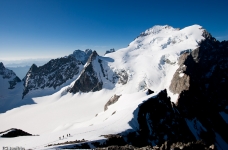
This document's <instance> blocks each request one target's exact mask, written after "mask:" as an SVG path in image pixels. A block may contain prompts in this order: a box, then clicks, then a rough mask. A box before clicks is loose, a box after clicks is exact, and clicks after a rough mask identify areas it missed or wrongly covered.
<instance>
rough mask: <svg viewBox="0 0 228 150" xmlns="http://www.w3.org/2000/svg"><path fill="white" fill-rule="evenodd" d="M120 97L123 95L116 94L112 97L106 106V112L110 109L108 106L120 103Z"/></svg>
mask: <svg viewBox="0 0 228 150" xmlns="http://www.w3.org/2000/svg"><path fill="white" fill-rule="evenodd" d="M120 96H121V95H116V94H115V95H114V96H112V97H111V98H110V99H109V101H108V102H107V103H106V104H105V106H104V111H106V110H107V109H108V106H110V105H112V104H114V103H116V102H117V101H118V99H119V98H120Z"/></svg>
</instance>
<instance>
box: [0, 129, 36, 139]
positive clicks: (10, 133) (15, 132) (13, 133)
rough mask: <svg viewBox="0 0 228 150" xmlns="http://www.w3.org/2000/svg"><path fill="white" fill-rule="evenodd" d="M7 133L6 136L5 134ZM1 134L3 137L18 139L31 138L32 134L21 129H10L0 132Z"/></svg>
mask: <svg viewBox="0 0 228 150" xmlns="http://www.w3.org/2000/svg"><path fill="white" fill-rule="evenodd" d="M4 133H5V134H4ZM0 134H3V135H2V136H1V137H7V138H9V137H10V138H11V137H18V136H31V135H32V134H29V133H27V132H25V131H23V130H20V129H9V130H6V131H3V132H0Z"/></svg>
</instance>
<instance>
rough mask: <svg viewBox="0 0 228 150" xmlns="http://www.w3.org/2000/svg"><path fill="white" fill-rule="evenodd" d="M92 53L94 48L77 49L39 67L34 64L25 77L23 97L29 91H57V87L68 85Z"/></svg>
mask: <svg viewBox="0 0 228 150" xmlns="http://www.w3.org/2000/svg"><path fill="white" fill-rule="evenodd" d="M91 53H92V50H89V49H87V50H85V51H81V50H75V51H74V52H73V54H71V55H69V56H66V57H62V58H58V59H52V60H50V61H49V62H48V63H46V64H45V65H43V66H40V67H37V66H36V65H35V64H33V65H32V66H31V68H30V70H29V71H28V73H27V74H26V76H25V78H24V79H23V81H24V92H23V98H24V96H25V95H26V94H28V93H34V92H37V91H40V90H41V92H42V89H45V90H50V91H53V90H54V91H57V90H56V88H57V87H58V90H59V89H60V88H61V87H63V86H64V85H65V86H66V82H67V81H68V83H67V84H69V83H70V82H72V81H73V80H75V79H76V78H77V76H78V75H79V73H80V72H81V70H82V69H83V65H84V64H85V63H86V62H87V60H88V58H89V56H90V55H91ZM69 80H70V81H69ZM52 93H53V92H52ZM50 94H51V93H50ZM38 95H40V92H38Z"/></svg>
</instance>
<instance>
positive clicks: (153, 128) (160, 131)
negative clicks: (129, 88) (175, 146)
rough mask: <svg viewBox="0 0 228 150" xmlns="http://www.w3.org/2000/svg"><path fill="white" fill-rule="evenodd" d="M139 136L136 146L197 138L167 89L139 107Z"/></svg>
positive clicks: (135, 141)
mask: <svg viewBox="0 0 228 150" xmlns="http://www.w3.org/2000/svg"><path fill="white" fill-rule="evenodd" d="M138 123H139V131H138V134H139V137H137V139H138V140H140V143H138V140H134V142H133V143H135V145H136V146H139V147H141V146H145V145H151V144H152V145H161V144H162V143H163V142H164V141H166V140H169V141H170V142H172V143H173V142H177V141H180V142H187V141H193V140H195V138H194V136H193V134H192V133H191V131H190V130H189V128H188V126H187V124H186V122H185V120H184V118H183V117H182V116H181V115H180V114H179V111H178V109H177V108H176V106H175V104H173V103H171V101H170V98H169V97H167V92H166V90H164V91H161V92H160V93H159V94H158V95H157V96H154V97H151V98H150V99H148V100H147V101H145V102H144V103H142V104H141V105H140V106H139V107H138Z"/></svg>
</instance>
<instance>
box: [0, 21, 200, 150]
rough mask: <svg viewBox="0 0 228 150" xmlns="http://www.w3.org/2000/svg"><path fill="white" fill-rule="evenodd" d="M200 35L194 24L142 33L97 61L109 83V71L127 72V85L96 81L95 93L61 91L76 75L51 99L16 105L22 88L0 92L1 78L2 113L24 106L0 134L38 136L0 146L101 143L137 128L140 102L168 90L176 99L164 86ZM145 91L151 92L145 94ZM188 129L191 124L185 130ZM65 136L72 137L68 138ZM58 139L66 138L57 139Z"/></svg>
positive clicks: (8, 116)
mask: <svg viewBox="0 0 228 150" xmlns="http://www.w3.org/2000/svg"><path fill="white" fill-rule="evenodd" d="M203 31H204V30H203V29H202V27H201V26H199V25H192V26H189V27H186V28H184V29H181V30H180V29H175V28H172V27H170V26H167V25H165V26H154V27H152V28H150V29H148V30H146V31H145V32H143V33H141V34H140V36H139V37H137V38H136V39H135V40H134V41H133V42H131V43H130V44H129V46H128V47H126V48H123V49H119V50H117V51H116V52H113V53H108V54H106V55H105V56H104V57H101V56H99V59H101V60H102V61H103V64H105V68H104V69H106V70H107V74H108V76H109V77H110V78H111V75H112V74H113V72H121V70H124V71H126V72H127V75H128V80H127V83H126V84H121V83H118V82H117V83H112V82H109V80H107V79H104V78H101V79H100V80H102V81H103V82H104V83H105V85H104V86H103V89H102V90H100V91H97V92H89V93H81V92H79V93H76V94H72V93H68V92H66V90H67V88H69V87H72V86H73V84H74V82H75V81H76V80H77V78H78V76H77V77H75V78H74V80H71V81H70V82H67V83H66V84H65V85H64V87H63V86H62V87H61V89H60V88H59V89H58V90H57V92H56V91H52V92H49V94H51V95H48V96H39V95H37V94H36V96H34V95H35V94H34V95H33V94H32V93H31V94H30V95H28V97H29V100H26V99H25V100H21V95H20V96H17V95H19V93H20V92H22V88H21V87H23V85H22V83H19V84H18V85H17V87H16V88H15V89H14V90H12V91H10V90H8V89H2V88H3V86H4V84H7V81H5V80H4V81H3V79H2V78H1V76H0V83H1V88H0V90H1V91H3V93H6V94H7V95H6V94H5V95H3V94H1V95H0V101H1V103H0V105H2V106H1V108H3V107H5V106H8V105H15V106H17V105H18V103H27V104H29V105H23V106H22V105H18V106H20V107H17V108H14V109H12V110H8V111H7V112H5V113H1V114H0V120H1V122H0V131H4V130H7V129H10V128H18V129H21V130H24V131H26V132H28V133H30V134H33V135H34V134H35V135H37V134H38V135H39V136H25V137H16V138H1V137H0V147H3V146H11V147H14V146H21V147H25V148H26V149H47V147H45V146H47V145H48V144H53V143H63V142H65V141H74V140H76V139H77V140H81V139H85V140H88V141H96V140H102V139H104V137H102V136H101V135H107V134H117V133H121V132H124V131H126V130H129V131H131V130H136V129H138V122H137V108H138V105H139V104H141V103H142V102H143V101H145V100H147V99H148V98H150V97H152V96H156V95H157V93H158V92H160V91H161V90H164V89H167V92H168V95H169V96H170V97H171V101H173V102H176V99H177V97H178V95H177V94H173V93H171V92H170V91H169V85H170V83H171V79H172V77H173V74H174V73H175V71H176V70H177V68H178V67H179V66H178V64H177V61H178V58H179V56H180V54H181V53H182V52H184V51H186V50H193V49H195V48H197V47H198V43H199V42H200V41H201V40H203V39H204V37H202V34H203ZM86 65H87V64H85V66H86ZM94 66H96V67H95V70H99V64H94ZM99 71H100V70H99ZM180 75H181V74H180ZM2 83H3V86H2ZM148 88H149V89H151V90H153V91H154V92H155V93H153V94H151V95H147V94H146V89H148ZM9 91H10V92H9ZM44 91H45V90H44ZM34 93H35V92H34ZM38 93H40V92H38ZM114 94H116V95H121V97H120V98H119V100H118V101H117V102H116V103H114V104H112V105H110V106H109V107H108V109H107V110H106V111H104V106H105V104H106V103H107V102H108V100H109V99H110V98H111V97H112V96H113V95H114ZM8 95H10V96H11V97H10V99H7V101H6V100H4V97H5V96H8ZM2 97H3V98H2ZM21 101H23V102H21ZM14 103H15V104H14ZM134 113H135V114H134ZM190 124H191V122H189V126H190ZM69 133H70V134H71V136H70V137H67V136H66V135H67V134H69ZM63 135H64V137H65V138H64V139H61V140H59V137H63Z"/></svg>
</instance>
